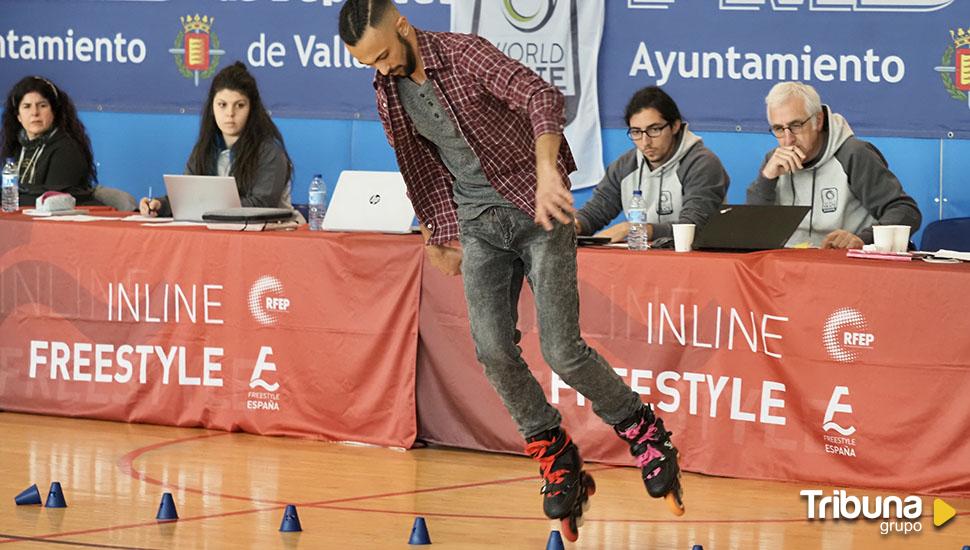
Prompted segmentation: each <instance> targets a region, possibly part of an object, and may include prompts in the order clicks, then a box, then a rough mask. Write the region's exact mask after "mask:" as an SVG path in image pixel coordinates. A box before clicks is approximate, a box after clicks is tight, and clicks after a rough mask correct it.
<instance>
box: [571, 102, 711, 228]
mask: <svg viewBox="0 0 970 550" xmlns="http://www.w3.org/2000/svg"><path fill="white" fill-rule="evenodd" d="M624 119H625V120H626V124H627V127H628V128H627V136H628V137H629V138H630V140H631V141H632V142H633V145H634V146H633V148H632V149H630V150H629V151H627V152H626V153H624V154H623V155H621V156H620V158H618V159H616V160H615V161H613V162H612V163H611V164H610V166H609V167H608V168H607V169H606V175H605V176H604V177H603V179H602V180H601V181H600V183H599V184H598V185H597V186H596V190H595V191H594V192H593V196H592V197H590V199H589V201H588V202H587V203H586V204H584V205H583V207H582V208H581V209H580V210H579V211H578V212H577V213H576V230H577V232H578V233H579V234H580V235H592V234H593V233H596V232H597V231H599V230H600V229H601V228H602V227H604V226H606V225H607V224H609V223H610V222H611V221H612V220H613V218H615V217H616V216H617V214H619V213H620V212H621V211H622V212H625V211H626V210H627V209H628V208H629V206H630V201H631V199H632V198H633V192H634V191H635V190H640V191H641V192H642V193H643V200H644V204H645V206H646V209H647V236H648V238H649V239H650V240H657V239H661V238H664V237H667V238H669V237H672V235H673V230H672V228H671V224H675V223H693V224H696V225H697V226H698V227H700V226H702V225H704V223H705V222H706V221H707V219H708V218H709V217H710V215H711V214H712V213H713V212H714V211H715V210H717V208H718V207H719V206H720V205H721V204H722V203H723V202H724V196H725V195H726V194H727V189H728V184H729V182H730V180H729V178H728V175H727V172H726V171H725V170H724V167H723V166H722V165H721V161H720V159H718V158H717V155H715V154H714V153H713V152H711V150H710V149H708V148H707V147H705V146H704V142H703V141H702V140H701V138H699V137H698V136H697V135H695V134H694V133H693V132H691V131H690V130H688V129H687V123H686V122H684V121H683V120H682V119H681V115H680V109H679V108H678V107H677V104H676V103H675V102H674V100H673V99H672V98H671V97H670V96H669V95H667V93H666V92H664V91H663V90H661V89H660V88H658V87H656V86H648V87H646V88H643V89H641V90H639V91H637V92H636V93H635V94H633V97H632V98H630V101H629V103H628V104H627V106H626V111H625V113H624ZM629 231H630V224H629V223H627V222H622V223H619V224H616V225H614V226H612V227H610V228H609V229H606V230H604V231H602V232H601V233H599V234H598V235H599V236H604V237H610V239H611V240H612V241H613V242H618V241H622V240H624V239H626V236H627V233H629Z"/></svg>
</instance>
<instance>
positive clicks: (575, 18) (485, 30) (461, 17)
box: [451, 0, 605, 189]
mask: <svg viewBox="0 0 970 550" xmlns="http://www.w3.org/2000/svg"><path fill="white" fill-rule="evenodd" d="M604 12H605V7H604V4H603V0H583V1H582V2H580V1H578V0H502V1H498V0H487V1H483V0H452V3H451V30H452V31H453V32H464V33H471V34H477V35H480V36H483V37H485V38H487V39H488V40H489V41H491V42H492V43H493V44H495V46H496V47H498V49H500V50H502V51H503V52H504V53H505V54H506V55H508V56H509V57H511V58H512V59H515V60H517V61H519V62H521V63H522V64H523V65H526V66H528V67H529V68H531V69H533V70H534V71H536V72H537V73H539V75H540V76H542V78H544V79H545V80H546V81H547V82H549V83H551V84H554V85H556V86H557V87H559V89H560V90H562V93H563V95H565V96H566V139H567V140H568V141H569V145H570V146H571V147H572V150H573V155H575V157H576V164H577V166H578V167H579V169H578V170H577V171H576V172H574V173H573V174H572V175H571V176H570V179H571V180H572V187H573V189H580V188H583V187H589V186H592V185H596V184H597V183H599V181H600V179H601V178H602V177H603V174H604V170H603V143H602V141H601V139H600V114H599V98H598V96H597V92H596V74H597V68H596V64H597V59H598V58H599V51H600V40H601V39H602V37H603V20H604Z"/></svg>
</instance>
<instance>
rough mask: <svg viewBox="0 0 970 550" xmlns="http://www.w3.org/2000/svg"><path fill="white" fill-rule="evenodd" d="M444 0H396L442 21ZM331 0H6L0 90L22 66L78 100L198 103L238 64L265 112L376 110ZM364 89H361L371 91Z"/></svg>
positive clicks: (418, 21)
mask: <svg viewBox="0 0 970 550" xmlns="http://www.w3.org/2000/svg"><path fill="white" fill-rule="evenodd" d="M448 1H449V0H395V5H396V6H397V7H398V9H399V10H400V11H401V13H402V14H403V15H405V16H407V17H408V19H409V20H410V21H412V22H413V23H414V24H415V25H416V26H418V27H421V28H427V29H429V30H447V28H448V6H447V4H448ZM342 6H343V2H338V1H335V0H311V1H307V0H222V1H215V0H210V1H207V2H198V1H191V0H125V1H115V0H86V1H83V2H78V1H74V0H48V1H45V2H44V3H43V9H42V11H43V14H44V16H43V17H37V12H38V7H37V2H36V1H33V0H4V2H3V8H4V16H3V19H2V22H0V93H3V94H4V96H5V95H6V93H7V91H8V90H9V89H10V87H11V86H12V85H13V84H14V83H15V82H16V81H18V80H20V79H21V78H23V77H24V76H27V75H41V76H45V77H47V78H49V79H50V80H52V81H54V82H55V83H56V84H58V85H59V86H61V87H62V88H64V90H66V91H67V93H68V94H69V95H70V96H71V97H72V98H74V100H75V102H76V103H77V106H78V108H80V109H82V110H99V111H100V110H106V111H131V112H154V113H182V112H193V113H194V112H199V109H200V107H201V105H202V102H203V101H204V100H205V98H206V94H207V92H208V90H209V84H210V83H211V82H212V77H213V76H215V74H216V73H217V72H219V71H220V70H221V69H223V68H225V67H227V66H229V65H230V64H232V63H233V62H235V61H237V60H238V61H242V62H243V63H245V64H246V65H247V66H248V67H249V68H250V70H251V71H252V73H253V75H254V76H255V77H256V80H257V81H258V83H259V89H260V94H261V96H262V99H263V101H264V103H265V104H266V105H267V107H268V108H269V109H270V110H271V111H272V112H273V115H282V116H289V117H313V118H329V119H359V118H364V119H374V120H376V119H377V109H376V108H375V106H374V94H373V88H371V80H372V79H373V77H374V71H373V69H371V68H369V67H365V66H363V65H360V64H359V63H356V62H355V61H354V60H353V58H352V57H351V55H350V53H349V52H347V50H346V48H345V47H344V45H343V43H342V42H341V40H340V36H339V34H338V30H337V27H338V25H337V23H338V17H337V16H338V14H339V13H340V8H341V7H342ZM368 91H370V93H368Z"/></svg>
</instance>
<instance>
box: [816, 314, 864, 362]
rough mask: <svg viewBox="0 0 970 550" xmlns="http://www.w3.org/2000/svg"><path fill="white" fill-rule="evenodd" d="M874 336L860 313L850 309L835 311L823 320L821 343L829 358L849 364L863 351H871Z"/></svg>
mask: <svg viewBox="0 0 970 550" xmlns="http://www.w3.org/2000/svg"><path fill="white" fill-rule="evenodd" d="M875 341H876V336H875V335H874V334H872V332H870V331H869V323H868V322H867V321H866V318H865V317H864V316H863V315H862V313H861V312H860V311H859V310H857V309H853V308H851V307H843V308H839V309H837V310H835V311H834V312H833V313H832V314H831V315H829V318H828V319H826V320H825V327H824V328H823V329H822V343H823V344H824V345H825V351H827V352H828V354H829V357H831V358H832V359H834V360H836V361H838V362H840V363H851V362H853V361H855V360H857V359H858V358H859V354H860V353H861V352H862V351H863V350H868V349H872V345H873V343H875Z"/></svg>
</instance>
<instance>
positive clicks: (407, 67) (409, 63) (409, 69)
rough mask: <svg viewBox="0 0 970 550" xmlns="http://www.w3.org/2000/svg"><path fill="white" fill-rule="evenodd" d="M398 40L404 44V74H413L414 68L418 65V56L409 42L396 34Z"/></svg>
mask: <svg viewBox="0 0 970 550" xmlns="http://www.w3.org/2000/svg"><path fill="white" fill-rule="evenodd" d="M397 40H398V42H400V43H401V45H402V46H404V75H403V76H411V75H412V74H414V69H416V68H417V66H418V58H417V56H416V55H414V48H412V47H411V43H410V42H408V41H406V40H404V39H403V38H401V35H400V34H399V35H397Z"/></svg>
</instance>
